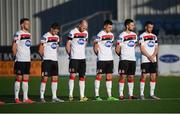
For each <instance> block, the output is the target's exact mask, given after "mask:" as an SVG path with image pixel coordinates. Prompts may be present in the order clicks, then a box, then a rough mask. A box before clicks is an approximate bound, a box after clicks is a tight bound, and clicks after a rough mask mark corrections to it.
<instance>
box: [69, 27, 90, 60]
mask: <svg viewBox="0 0 180 114" xmlns="http://www.w3.org/2000/svg"><path fill="white" fill-rule="evenodd" d="M68 38H69V39H70V40H71V55H70V56H71V57H70V58H71V59H85V58H86V56H85V48H86V44H87V39H88V32H87V31H84V32H80V31H79V30H78V28H74V29H73V30H71V31H70V32H69V35H68Z"/></svg>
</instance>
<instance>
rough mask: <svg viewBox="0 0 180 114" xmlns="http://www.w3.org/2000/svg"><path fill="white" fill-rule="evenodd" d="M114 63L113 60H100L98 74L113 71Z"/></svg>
mask: <svg viewBox="0 0 180 114" xmlns="http://www.w3.org/2000/svg"><path fill="white" fill-rule="evenodd" d="M113 68H114V63H113V60H111V61H98V62H97V74H107V73H113Z"/></svg>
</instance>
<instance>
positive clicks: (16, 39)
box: [13, 33, 20, 43]
mask: <svg viewBox="0 0 180 114" xmlns="http://www.w3.org/2000/svg"><path fill="white" fill-rule="evenodd" d="M19 40H20V34H19V33H15V34H14V36H13V41H15V42H16V43H18V41H19Z"/></svg>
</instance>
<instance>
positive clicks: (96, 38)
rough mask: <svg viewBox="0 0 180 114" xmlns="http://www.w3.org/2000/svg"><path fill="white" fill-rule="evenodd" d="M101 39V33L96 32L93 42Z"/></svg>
mask: <svg viewBox="0 0 180 114" xmlns="http://www.w3.org/2000/svg"><path fill="white" fill-rule="evenodd" d="M101 40H102V35H101V33H98V34H97V35H96V36H95V39H94V42H100V41H101Z"/></svg>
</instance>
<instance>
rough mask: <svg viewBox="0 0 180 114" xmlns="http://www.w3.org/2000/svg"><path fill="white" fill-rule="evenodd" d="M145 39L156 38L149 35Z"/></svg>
mask: <svg viewBox="0 0 180 114" xmlns="http://www.w3.org/2000/svg"><path fill="white" fill-rule="evenodd" d="M143 38H144V39H153V38H154V36H153V35H147V36H144V37H143Z"/></svg>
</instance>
